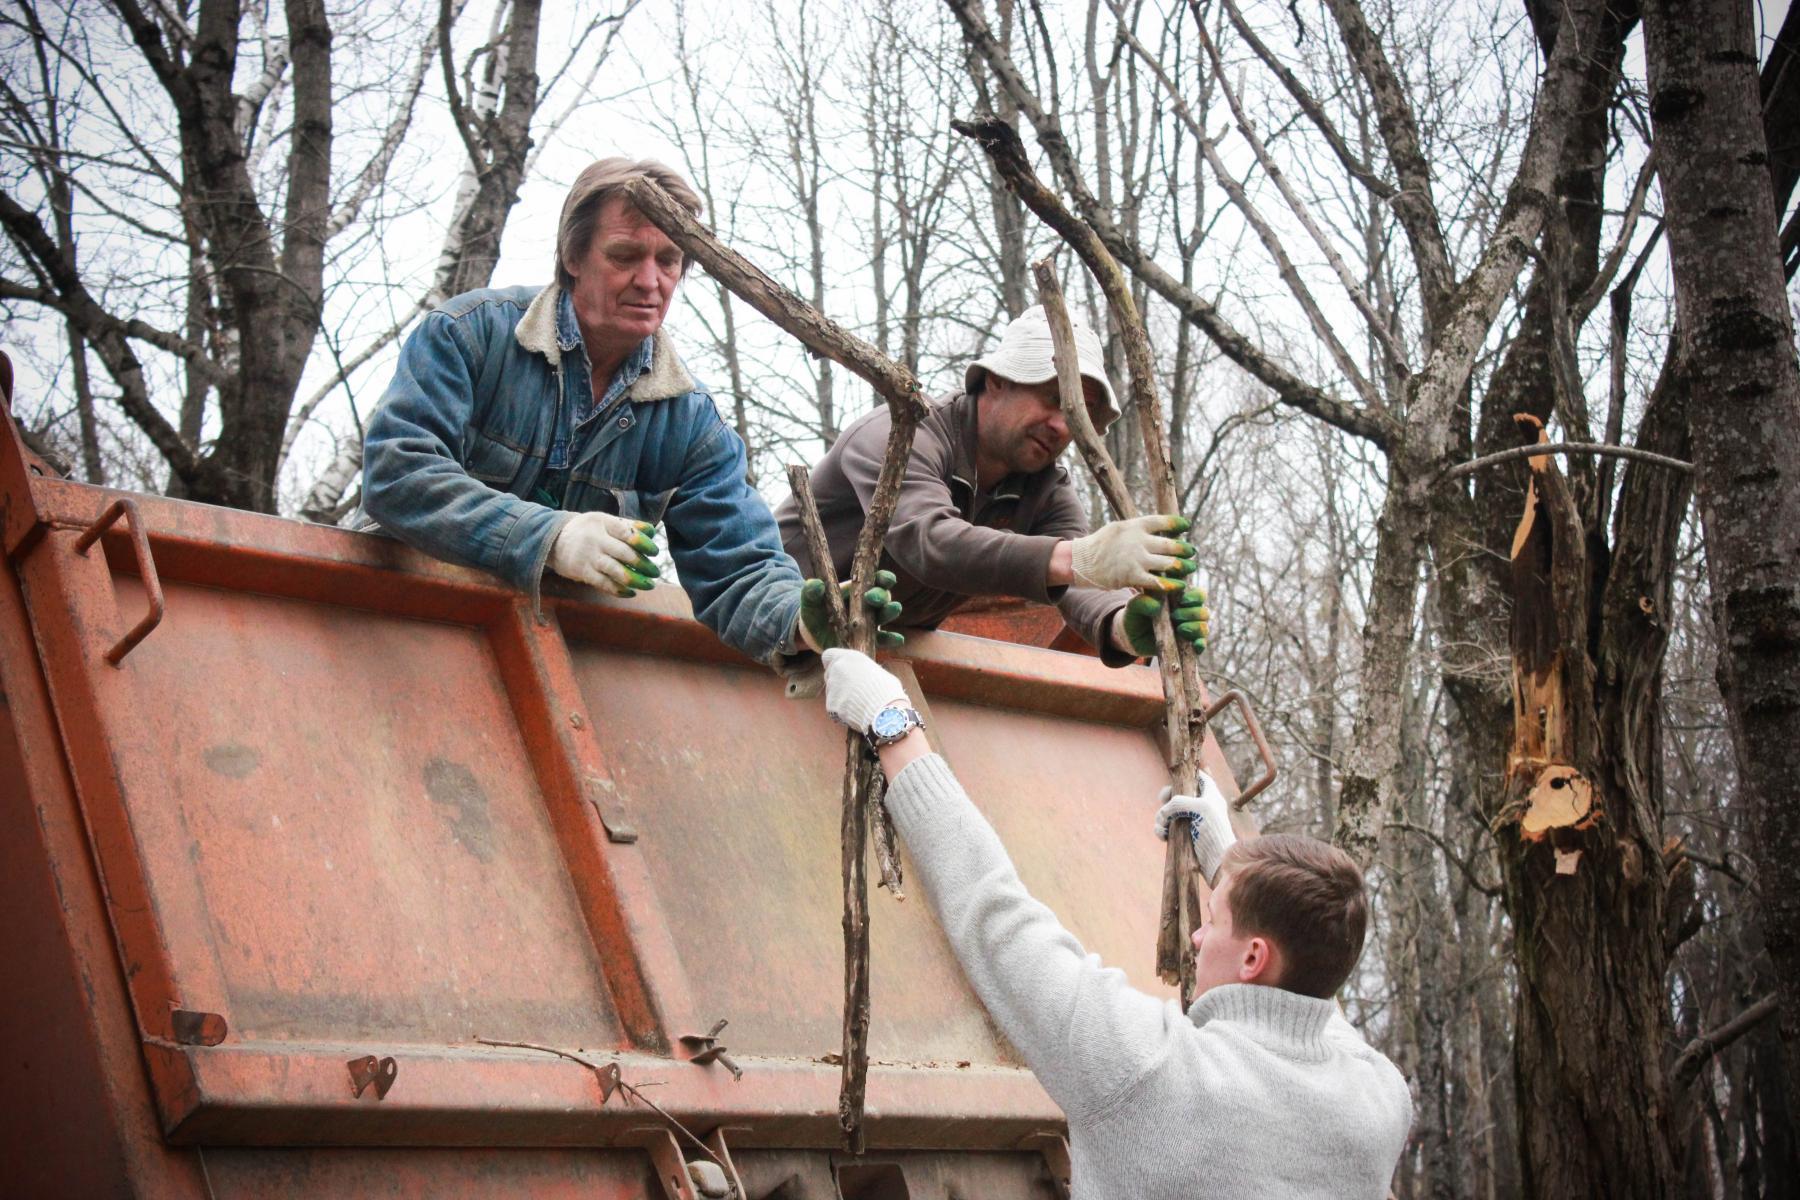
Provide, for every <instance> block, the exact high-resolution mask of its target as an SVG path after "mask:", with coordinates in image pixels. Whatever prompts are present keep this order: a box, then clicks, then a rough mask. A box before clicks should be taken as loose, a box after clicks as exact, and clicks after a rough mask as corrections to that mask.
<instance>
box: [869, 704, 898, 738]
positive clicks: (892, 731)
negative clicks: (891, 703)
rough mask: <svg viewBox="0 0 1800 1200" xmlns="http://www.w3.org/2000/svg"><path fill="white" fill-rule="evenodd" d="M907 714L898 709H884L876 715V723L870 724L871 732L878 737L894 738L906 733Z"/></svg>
mask: <svg viewBox="0 0 1800 1200" xmlns="http://www.w3.org/2000/svg"><path fill="white" fill-rule="evenodd" d="M906 726H907V720H906V713H905V712H904V711H903V710H901V709H898V708H884V709H882V710H881V711H880V712H878V713H876V714H875V719H874V721H872V722H870V724H869V732H871V733H873V734H875V735H876V736H877V737H893V736H895V735H896V734H901V733H905V732H906Z"/></svg>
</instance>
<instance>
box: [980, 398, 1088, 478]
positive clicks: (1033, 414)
mask: <svg viewBox="0 0 1800 1200" xmlns="http://www.w3.org/2000/svg"><path fill="white" fill-rule="evenodd" d="M978 403H979V404H980V406H981V408H980V421H979V439H978V441H979V454H978V457H979V458H980V460H981V464H982V467H983V470H982V474H983V475H984V476H991V477H992V478H987V479H984V482H985V483H993V482H996V481H997V480H998V479H1000V478H1003V477H1004V476H1006V475H1010V474H1013V473H1015V472H1017V473H1021V474H1032V473H1035V472H1037V471H1041V470H1043V469H1044V468H1045V467H1047V466H1049V465H1050V464H1051V463H1053V462H1055V461H1056V460H1057V457H1058V456H1059V455H1061V454H1062V452H1063V451H1064V450H1066V449H1068V446H1069V426H1068V423H1067V421H1066V420H1065V419H1064V417H1063V413H1062V406H1061V404H1060V403H1059V402H1058V399H1057V392H1056V381H1055V380H1050V381H1048V382H1046V383H1036V384H1022V383H1013V382H1012V381H1011V380H1007V379H1001V378H999V377H998V376H989V378H988V382H987V386H986V387H985V388H983V390H982V393H981V398H980V400H979V401H978Z"/></svg>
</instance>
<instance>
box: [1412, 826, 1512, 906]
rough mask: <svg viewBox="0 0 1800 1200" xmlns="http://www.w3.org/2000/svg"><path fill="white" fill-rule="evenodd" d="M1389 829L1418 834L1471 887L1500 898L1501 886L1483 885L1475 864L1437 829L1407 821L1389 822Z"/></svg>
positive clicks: (1483, 893) (1489, 895) (1494, 897)
mask: <svg viewBox="0 0 1800 1200" xmlns="http://www.w3.org/2000/svg"><path fill="white" fill-rule="evenodd" d="M1387 828H1389V829H1398V830H1401V831H1403V832H1406V833H1416V834H1418V835H1419V836H1420V837H1422V838H1424V839H1425V840H1426V841H1428V842H1430V843H1431V844H1432V845H1434V846H1436V847H1437V848H1438V851H1439V852H1440V853H1442V854H1443V856H1444V857H1445V858H1447V859H1449V860H1450V862H1451V864H1452V865H1453V866H1455V867H1456V869H1457V870H1458V871H1460V872H1461V873H1462V877H1463V879H1464V881H1466V882H1467V883H1468V885H1469V886H1470V887H1472V888H1474V889H1475V890H1476V891H1478V892H1480V893H1481V894H1482V895H1484V896H1487V897H1488V898H1489V899H1494V900H1497V899H1499V898H1500V896H1501V888H1500V887H1499V885H1498V884H1492V883H1483V882H1482V881H1481V877H1480V876H1479V875H1477V874H1476V873H1475V867H1474V864H1472V863H1470V862H1469V861H1468V860H1467V859H1465V858H1462V857H1461V856H1459V855H1458V854H1457V853H1456V851H1454V850H1452V849H1451V848H1450V843H1448V842H1446V841H1445V840H1444V839H1443V838H1442V837H1441V836H1439V834H1438V832H1437V831H1436V830H1435V829H1429V828H1427V827H1425V826H1423V825H1414V824H1411V823H1410V822H1407V821H1389V822H1388V823H1387Z"/></svg>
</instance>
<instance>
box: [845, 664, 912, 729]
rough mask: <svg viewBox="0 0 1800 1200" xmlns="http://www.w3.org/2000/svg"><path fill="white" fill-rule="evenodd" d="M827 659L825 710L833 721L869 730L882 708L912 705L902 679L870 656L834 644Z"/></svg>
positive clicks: (853, 727)
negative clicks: (895, 676) (896, 677)
mask: <svg viewBox="0 0 1800 1200" xmlns="http://www.w3.org/2000/svg"><path fill="white" fill-rule="evenodd" d="M824 658H825V711H826V712H828V713H830V714H831V717H832V720H834V721H837V722H839V723H840V724H844V725H848V726H849V727H850V728H852V729H854V730H856V732H858V733H867V732H869V722H871V721H873V720H874V719H875V714H876V713H878V712H880V711H881V710H882V709H884V708H895V707H910V706H911V705H912V699H911V697H909V696H908V695H907V694H906V689H905V688H903V687H901V686H900V681H899V680H898V679H895V678H894V676H893V675H892V674H891V673H889V672H888V670H887V669H886V668H885V667H879V666H877V665H876V664H875V660H874V659H872V658H870V657H869V656H868V655H866V654H863V653H861V652H860V651H856V650H844V649H840V648H837V647H833V648H832V649H830V650H827V651H825V655H824Z"/></svg>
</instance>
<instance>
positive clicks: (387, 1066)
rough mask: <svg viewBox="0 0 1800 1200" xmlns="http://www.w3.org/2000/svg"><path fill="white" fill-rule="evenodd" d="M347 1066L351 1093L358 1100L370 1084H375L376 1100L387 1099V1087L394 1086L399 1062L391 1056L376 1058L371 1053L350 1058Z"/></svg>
mask: <svg viewBox="0 0 1800 1200" xmlns="http://www.w3.org/2000/svg"><path fill="white" fill-rule="evenodd" d="M349 1067H350V1084H351V1087H352V1089H353V1094H354V1095H355V1096H356V1098H357V1099H359V1100H360V1099H362V1094H363V1092H365V1091H366V1090H368V1087H369V1085H370V1084H374V1085H375V1098H376V1099H377V1100H385V1099H387V1094H388V1089H389V1088H391V1087H393V1086H394V1080H395V1078H397V1077H398V1076H399V1074H400V1064H399V1063H397V1062H395V1061H394V1060H393V1058H392V1056H390V1057H387V1058H376V1057H375V1056H374V1055H373V1054H365V1055H363V1056H362V1057H361V1058H353V1059H351V1060H350V1063H349Z"/></svg>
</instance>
